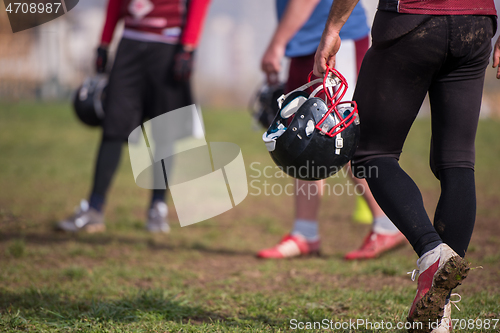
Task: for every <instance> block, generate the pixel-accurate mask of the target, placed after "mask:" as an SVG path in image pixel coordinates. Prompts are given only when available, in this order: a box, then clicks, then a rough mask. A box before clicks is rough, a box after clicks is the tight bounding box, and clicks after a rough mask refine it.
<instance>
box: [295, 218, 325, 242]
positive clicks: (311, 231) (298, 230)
mask: <svg viewBox="0 0 500 333" xmlns="http://www.w3.org/2000/svg"><path fill="white" fill-rule="evenodd" d="M292 235H301V236H303V237H304V238H305V239H306V240H307V241H308V242H315V241H317V240H319V233H318V221H310V220H304V219H296V220H295V223H294V225H293V230H292Z"/></svg>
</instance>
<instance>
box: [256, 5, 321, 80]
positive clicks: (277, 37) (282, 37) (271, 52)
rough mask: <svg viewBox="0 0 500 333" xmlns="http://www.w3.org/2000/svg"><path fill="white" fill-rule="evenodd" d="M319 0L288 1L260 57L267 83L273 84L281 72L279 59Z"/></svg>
mask: <svg viewBox="0 0 500 333" xmlns="http://www.w3.org/2000/svg"><path fill="white" fill-rule="evenodd" d="M319 1H320V0H290V1H289V2H288V4H287V6H286V9H285V12H284V13H283V16H282V18H281V20H280V22H279V24H278V27H277V28H276V30H275V32H274V34H273V37H272V39H271V41H270V42H269V45H268V47H267V50H266V52H265V53H264V55H263V56H262V60H261V69H262V71H264V72H265V73H266V75H267V79H268V82H269V83H275V81H276V80H277V74H278V73H279V71H280V70H281V59H282V58H283V56H284V55H285V48H286V45H287V44H288V42H289V41H290V40H291V39H292V37H293V36H294V35H295V34H296V33H297V32H298V31H299V30H300V28H302V26H303V25H304V24H305V23H306V22H307V20H308V19H309V17H310V16H311V14H312V12H313V11H314V9H315V8H316V6H317V5H318V3H319Z"/></svg>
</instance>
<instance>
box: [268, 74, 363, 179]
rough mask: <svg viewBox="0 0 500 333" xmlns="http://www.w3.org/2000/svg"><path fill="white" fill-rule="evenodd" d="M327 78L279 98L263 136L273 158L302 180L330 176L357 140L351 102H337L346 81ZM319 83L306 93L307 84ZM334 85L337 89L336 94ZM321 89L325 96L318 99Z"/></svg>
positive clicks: (344, 161)
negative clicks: (278, 109) (277, 109)
mask: <svg viewBox="0 0 500 333" xmlns="http://www.w3.org/2000/svg"><path fill="white" fill-rule="evenodd" d="M332 73H334V75H335V76H325V78H324V79H317V80H314V81H311V82H309V83H308V84H306V85H304V86H302V87H300V88H298V89H296V90H295V91H293V92H291V93H289V94H288V95H287V96H282V97H280V99H279V101H278V102H279V104H280V111H279V112H278V114H277V115H276V117H275V118H274V120H273V122H272V124H271V126H270V127H269V129H268V130H267V131H266V132H265V133H264V134H263V136H262V138H263V140H264V142H265V144H266V147H267V149H268V151H269V153H270V155H271V158H272V159H273V161H274V162H275V163H276V164H277V165H278V167H279V168H280V169H282V170H283V172H285V173H286V174H288V175H290V176H292V177H295V178H298V179H302V180H319V179H325V178H328V177H330V176H332V175H334V174H335V173H337V172H338V171H340V170H341V169H342V168H343V167H344V165H345V164H347V163H348V162H349V161H350V159H351V158H352V156H353V155H354V152H355V150H356V147H357V143H358V140H359V119H358V114H357V106H356V103H355V102H340V99H341V98H342V97H343V95H344V94H345V90H347V83H346V82H345V79H344V78H343V77H342V75H341V74H340V73H338V72H337V71H335V70H333V71H332ZM318 84H319V86H318V87H317V88H316V89H314V91H313V92H312V93H311V94H309V93H308V92H307V89H308V88H309V87H314V86H315V85H318ZM333 88H336V91H335V93H334V92H333ZM320 92H321V93H324V94H325V96H326V102H325V100H323V99H321V98H318V97H316V95H317V94H318V93H320Z"/></svg>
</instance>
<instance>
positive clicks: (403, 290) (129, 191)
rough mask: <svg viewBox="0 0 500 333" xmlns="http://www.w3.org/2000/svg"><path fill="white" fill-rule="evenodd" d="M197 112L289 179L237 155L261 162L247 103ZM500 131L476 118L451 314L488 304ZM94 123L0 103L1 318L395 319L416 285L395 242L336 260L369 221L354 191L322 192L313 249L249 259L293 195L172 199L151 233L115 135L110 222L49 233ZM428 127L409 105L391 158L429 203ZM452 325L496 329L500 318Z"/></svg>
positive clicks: (277, 232)
mask: <svg viewBox="0 0 500 333" xmlns="http://www.w3.org/2000/svg"><path fill="white" fill-rule="evenodd" d="M203 111H204V118H205V125H206V128H207V141H228V142H234V143H236V144H238V145H239V146H240V147H241V149H242V152H243V158H244V160H245V164H246V165H247V175H248V177H249V180H253V179H257V180H259V181H264V180H267V181H268V182H269V184H270V185H273V184H281V185H286V184H289V183H290V182H291V179H290V178H287V177H282V178H277V177H274V178H272V179H265V178H264V177H262V176H261V177H257V172H256V171H255V169H251V168H250V165H251V164H252V163H255V162H258V163H260V164H257V165H258V169H259V170H263V168H264V167H266V166H271V167H273V164H272V161H271V160H270V158H269V156H268V154H267V152H266V150H265V147H264V145H263V144H262V142H261V139H260V136H261V131H257V132H256V131H253V130H252V125H251V119H250V116H249V115H248V114H247V113H246V112H244V111H241V110H239V111H238V110H215V109H208V108H207V109H204V110H203ZM499 130H500V123H499V122H498V121H492V120H488V121H481V123H480V126H479V131H478V138H477V167H476V179H477V194H478V216H477V222H476V230H475V233H474V236H473V239H472V241H471V246H470V250H469V254H468V259H469V260H470V261H471V263H472V266H473V267H477V268H476V269H473V270H471V273H470V274H469V277H468V278H467V279H466V280H465V281H464V284H463V286H460V287H459V288H458V289H457V291H458V292H459V293H461V295H462V301H461V302H460V303H459V304H458V305H459V307H460V309H461V311H456V309H455V310H453V317H454V318H457V319H463V320H477V319H480V320H483V321H484V320H493V319H500V305H499V301H498V300H499V299H500V282H499V281H500V248H499V244H500V236H499V235H500V225H499V224H498V219H499V218H500V205H499V203H500V193H499V191H498V188H500V176H499V175H498V172H497V170H498V165H500V140H497V137H498V132H499ZM99 135H100V133H99V131H97V130H95V129H89V128H86V127H83V126H82V125H80V124H79V123H78V122H77V121H76V120H75V118H74V116H73V114H72V112H71V110H70V108H69V105H68V104H65V103H31V102H22V103H8V102H0V332H268V331H274V332H284V331H291V326H290V320H292V319H296V320H297V321H299V322H300V321H302V322H315V321H316V322H321V321H322V320H323V319H328V320H332V321H334V322H341V323H347V322H349V321H350V320H354V321H355V320H357V319H363V320H365V321H371V322H381V321H382V320H383V321H384V322H391V323H393V324H394V325H395V324H396V323H397V322H399V321H404V320H405V316H406V313H407V311H408V308H409V305H410V304H411V301H412V299H413V296H414V293H415V287H416V283H414V282H412V281H411V280H410V279H409V277H408V276H407V275H406V272H409V271H411V270H413V269H414V268H416V267H415V260H416V255H415V254H414V253H413V251H412V249H411V248H410V246H408V245H407V246H405V247H403V248H400V249H398V250H395V251H392V252H390V253H388V254H386V255H384V256H382V257H381V258H379V259H376V260H371V261H361V262H345V261H344V260H343V259H342V256H343V254H345V253H346V252H347V251H349V250H352V249H354V248H356V247H357V246H359V245H360V243H361V241H362V238H363V237H364V235H365V234H366V233H367V232H368V230H369V227H368V226H366V225H358V224H354V223H351V221H350V219H351V213H352V209H353V207H354V203H355V200H354V197H353V196H349V195H343V196H336V195H334V194H330V195H326V196H325V197H324V198H323V205H322V209H321V212H320V221H321V226H320V227H321V234H322V237H323V249H322V250H323V255H322V256H321V257H319V258H309V259H296V260H286V261H279V262H276V261H260V260H257V259H255V258H254V253H255V252H256V251H257V250H259V249H261V248H263V247H266V246H270V245H273V244H274V243H275V242H276V241H278V240H279V238H280V237H281V236H282V235H283V234H284V233H285V232H287V231H288V230H289V228H290V225H291V220H292V218H293V198H291V197H289V196H286V195H281V196H275V195H269V196H266V195H264V194H261V195H258V196H257V195H252V194H249V195H248V197H247V198H246V199H245V200H244V201H243V202H242V203H241V204H240V205H238V206H237V207H236V208H234V209H232V210H231V211H228V212H226V213H224V214H222V215H220V216H217V217H215V218H213V219H211V220H209V221H203V222H201V223H197V224H195V225H192V226H188V227H185V228H180V226H179V224H178V220H177V217H176V215H175V211H174V207H173V205H172V203H171V202H170V201H169V207H170V222H171V226H172V232H171V234H169V235H150V234H148V233H146V232H145V231H144V227H143V226H144V217H145V211H146V207H147V202H148V200H149V195H150V194H149V192H148V191H146V190H143V189H141V188H139V187H137V186H136V185H135V183H134V180H133V176H132V172H131V167H130V163H129V162H128V153H127V152H126V149H124V154H123V156H122V163H121V165H120V168H119V171H118V174H117V176H116V177H115V179H114V182H113V187H112V189H111V191H110V194H109V199H108V202H107V207H106V224H107V229H108V231H107V232H106V233H104V234H98V235H85V234H79V235H64V234H58V233H55V232H53V229H52V227H53V225H54V223H55V222H56V221H57V220H59V219H61V218H63V217H65V216H66V215H68V214H70V213H71V211H72V210H73V209H74V207H75V206H76V205H77V203H78V201H79V200H80V199H81V198H84V197H86V196H87V194H88V191H89V186H90V182H91V177H92V168H93V161H94V158H95V150H96V147H97V145H98V141H99ZM429 136H430V124H429V121H428V119H419V120H417V121H416V123H415V126H414V128H413V129H412V131H411V133H410V136H409V138H408V141H407V145H406V146H405V149H404V152H403V155H402V159H401V163H402V165H403V167H404V168H405V169H406V170H407V171H408V172H409V173H410V175H411V176H412V177H413V178H414V179H415V181H416V182H417V184H418V185H419V187H420V188H421V190H422V193H423V196H424V202H425V204H426V208H427V209H428V211H429V214H431V216H432V214H433V211H434V207H435V204H436V200H437V199H438V196H439V183H438V181H437V180H436V179H435V178H434V177H433V175H432V173H431V172H430V170H429V168H428V153H429ZM254 165H255V164H254ZM278 176H279V175H278ZM328 182H329V184H331V185H334V184H346V182H348V180H346V179H344V178H343V177H338V178H332V179H330V180H328ZM250 192H252V190H250ZM477 323H479V322H477ZM299 331H301V330H299ZM309 331H317V330H309ZM327 331H328V330H327ZM333 331H335V332H349V329H346V330H342V329H341V330H333ZM355 331H356V332H364V331H367V332H370V331H372V330H366V329H363V328H361V327H360V328H359V329H357V330H355ZM373 331H377V330H373ZM378 331H384V330H378ZM378 331H377V332H378ZM385 331H389V332H399V331H398V330H395V329H393V330H385ZM462 331H463V332H499V331H500V324H497V327H496V329H494V330H493V329H491V328H490V329H486V328H484V327H483V328H482V329H479V328H477V327H475V328H474V329H470V330H461V329H460V327H458V329H457V330H456V332H462ZM400 332H403V331H402V330H400Z"/></svg>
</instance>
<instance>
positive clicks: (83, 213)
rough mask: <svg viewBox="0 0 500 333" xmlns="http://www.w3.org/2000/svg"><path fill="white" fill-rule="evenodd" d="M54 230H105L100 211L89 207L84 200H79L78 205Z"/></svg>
mask: <svg viewBox="0 0 500 333" xmlns="http://www.w3.org/2000/svg"><path fill="white" fill-rule="evenodd" d="M56 230H59V231H66V232H79V231H84V232H88V233H95V232H103V231H105V230H106V226H105V225H104V217H103V215H102V213H100V212H98V211H97V210H95V209H94V208H91V207H89V204H88V202H87V201H86V200H82V201H81V202H80V207H78V208H77V210H76V211H75V213H74V214H73V215H72V216H70V217H69V218H67V219H65V220H63V221H61V222H59V223H58V224H57V225H56Z"/></svg>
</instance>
